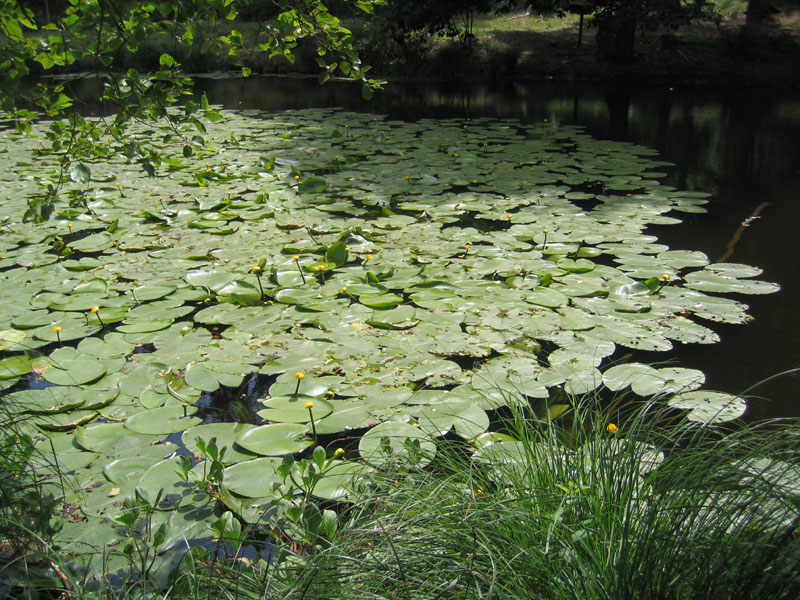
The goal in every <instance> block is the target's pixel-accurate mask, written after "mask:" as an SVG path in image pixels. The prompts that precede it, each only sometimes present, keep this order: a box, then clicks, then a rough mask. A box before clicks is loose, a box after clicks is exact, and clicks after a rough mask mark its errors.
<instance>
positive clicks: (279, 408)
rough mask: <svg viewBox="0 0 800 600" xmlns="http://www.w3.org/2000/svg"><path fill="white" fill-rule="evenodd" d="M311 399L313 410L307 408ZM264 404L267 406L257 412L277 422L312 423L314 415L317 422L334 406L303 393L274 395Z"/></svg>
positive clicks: (331, 410) (330, 411) (262, 416)
mask: <svg viewBox="0 0 800 600" xmlns="http://www.w3.org/2000/svg"><path fill="white" fill-rule="evenodd" d="M309 401H310V402H312V403H313V407H312V409H311V410H309V409H307V408H305V404H306V402H309ZM263 404H264V406H265V408H264V409H263V410H259V411H258V412H257V413H256V414H257V415H258V416H259V417H261V418H262V419H264V420H265V421H273V422H275V423H310V422H311V420H312V415H313V419H314V421H315V423H316V422H317V421H318V420H319V419H323V418H324V417H326V416H328V415H329V414H331V413H332V412H333V407H332V406H331V405H330V403H328V402H326V401H325V400H322V399H320V398H312V397H311V396H305V395H302V394H292V395H290V396H272V397H271V398H269V400H265V401H264V402H263Z"/></svg>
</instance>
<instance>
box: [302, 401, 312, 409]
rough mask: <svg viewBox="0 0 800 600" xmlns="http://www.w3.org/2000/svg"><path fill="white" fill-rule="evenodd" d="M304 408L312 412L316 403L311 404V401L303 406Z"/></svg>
mask: <svg viewBox="0 0 800 600" xmlns="http://www.w3.org/2000/svg"><path fill="white" fill-rule="evenodd" d="M303 408H307V409H309V410H311V409H312V408H314V403H313V402H311V400H309V401H308V402H306V403H305V404H303Z"/></svg>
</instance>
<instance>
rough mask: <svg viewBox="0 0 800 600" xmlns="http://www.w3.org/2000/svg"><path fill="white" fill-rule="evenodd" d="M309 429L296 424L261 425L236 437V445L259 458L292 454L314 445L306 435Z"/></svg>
mask: <svg viewBox="0 0 800 600" xmlns="http://www.w3.org/2000/svg"><path fill="white" fill-rule="evenodd" d="M309 430H310V428H309V427H308V426H307V425H300V424H296V423H277V424H275V425H262V426H260V427H255V428H253V429H249V430H247V431H244V432H241V433H239V434H237V435H236V443H237V444H239V445H240V446H241V447H242V448H245V449H247V450H250V451H251V452H254V453H256V454H258V455H261V456H283V455H285V454H294V453H295V452H300V451H301V450H304V449H306V448H308V447H309V446H310V445H311V444H313V443H314V440H312V439H311V438H310V437H308V436H307V435H306V433H308V432H309Z"/></svg>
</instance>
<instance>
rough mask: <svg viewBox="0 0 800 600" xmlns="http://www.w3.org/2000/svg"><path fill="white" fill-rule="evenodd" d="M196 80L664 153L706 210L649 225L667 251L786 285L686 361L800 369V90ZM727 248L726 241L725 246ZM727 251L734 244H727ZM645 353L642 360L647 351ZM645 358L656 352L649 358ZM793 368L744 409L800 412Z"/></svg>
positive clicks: (271, 96)
mask: <svg viewBox="0 0 800 600" xmlns="http://www.w3.org/2000/svg"><path fill="white" fill-rule="evenodd" d="M197 86H198V88H199V89H203V90H206V91H207V92H208V94H209V97H210V98H211V99H212V100H213V101H214V102H218V103H221V104H223V105H224V106H225V107H227V108H241V107H245V108H258V109H262V110H284V109H287V108H303V107H327V106H341V107H345V108H349V109H353V110H363V111H371V112H379V113H381V114H386V115H388V116H390V117H393V118H399V119H407V120H415V119H417V118H420V117H439V118H441V117H479V116H493V117H501V118H514V119H519V120H520V121H522V122H530V123H533V122H541V121H543V120H544V119H548V120H549V121H550V122H555V123H564V124H573V125H581V126H583V127H585V128H586V132H587V133H589V134H590V135H592V136H593V137H594V138H597V139H612V140H623V141H630V142H633V143H635V144H641V145H643V146H646V147H648V148H654V149H656V150H658V152H659V155H660V157H661V158H663V159H664V160H666V161H669V162H671V163H674V165H675V166H674V167H673V168H669V169H665V171H666V173H667V177H666V178H665V179H664V180H663V182H664V183H668V184H671V185H673V186H675V187H677V188H678V189H688V190H697V191H704V192H709V193H710V194H711V196H710V198H709V200H710V202H709V204H708V205H707V206H706V208H707V209H708V212H707V213H705V214H696V215H687V216H686V217H685V218H683V219H682V220H683V224H682V225H680V226H676V227H672V226H668V227H658V226H653V227H652V228H651V230H652V231H653V233H654V234H655V235H657V236H658V237H659V239H661V240H663V241H664V242H665V243H666V244H667V245H668V246H669V247H670V248H681V249H691V250H701V251H703V252H705V253H706V254H707V255H708V256H709V257H710V258H711V259H712V260H718V259H720V258H722V257H725V258H726V260H727V261H730V262H743V263H747V264H751V265H758V266H759V267H761V268H762V269H764V275H763V276H764V277H765V278H766V279H767V280H769V281H775V282H777V283H779V284H780V285H781V292H780V293H779V294H776V295H770V296H751V297H748V298H747V299H744V301H745V302H747V303H748V304H749V305H750V307H751V310H750V311H749V312H750V314H751V316H753V318H754V321H753V322H752V323H750V324H749V325H748V326H747V327H739V326H725V325H723V324H717V325H715V327H714V329H715V331H717V332H718V333H719V334H720V337H721V342H720V343H718V344H714V345H713V346H704V345H686V346H682V347H681V349H680V358H679V360H680V362H681V364H682V365H683V366H690V367H694V368H699V369H701V370H703V371H704V372H705V373H706V375H707V382H708V385H710V386H711V387H713V388H714V389H720V390H725V391H727V392H730V393H742V392H743V391H745V390H748V389H749V388H750V387H751V386H753V385H755V384H757V383H759V382H761V381H764V380H767V379H768V378H770V377H773V376H774V375H777V374H778V373H782V372H785V371H789V370H791V369H796V368H798V367H800V336H798V335H797V332H798V331H800V311H798V310H797V306H798V303H800V276H798V273H797V267H796V264H795V261H796V260H797V257H798V249H797V244H796V241H795V226H796V224H797V223H800V202H798V199H799V198H800V144H798V143H797V139H798V135H800V94H798V93H797V92H791V91H781V90H768V89H735V90H734V89H714V88H710V89H708V88H705V89H704V88H699V89H693V88H667V87H649V88H648V87H641V86H629V87H627V88H626V87H625V86H619V85H615V86H606V85H603V84H596V83H591V84H590V83H586V84H583V83H573V84H569V83H548V82H536V83H514V84H509V85H505V86H498V85H492V86H487V85H483V84H461V85H459V84H454V83H452V82H448V83H436V82H411V83H404V82H392V83H390V84H389V85H388V86H387V89H386V90H385V91H384V92H381V93H379V94H377V95H376V96H375V97H374V98H373V99H372V100H371V101H369V102H366V101H364V100H363V99H362V98H361V96H360V94H359V91H358V89H356V87H355V86H349V85H347V84H346V83H335V82H334V83H332V84H329V85H325V86H319V85H318V84H317V83H316V81H315V80H313V79H307V78H275V77H260V78H251V79H247V80H244V79H233V80H219V79H199V80H198V81H197ZM732 242H733V245H732V248H730V249H729V245H731V244H732ZM731 250H732V253H730V252H731ZM644 360H645V361H646V360H647V358H645V359H644ZM650 360H653V361H660V360H663V357H662V356H652V357H650ZM798 385H800V373H792V374H788V375H784V376H782V377H779V378H776V379H773V380H771V381H768V382H766V383H765V384H763V385H759V386H758V387H757V388H755V389H753V390H752V391H751V392H750V393H751V394H753V395H755V396H757V397H759V398H761V399H762V400H760V401H756V400H753V401H751V402H750V405H749V407H748V417H749V418H753V419H759V418H773V417H798V416H800V397H798V393H797V389H798Z"/></svg>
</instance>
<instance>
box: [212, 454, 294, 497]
mask: <svg viewBox="0 0 800 600" xmlns="http://www.w3.org/2000/svg"><path fill="white" fill-rule="evenodd" d="M280 466H281V460H280V459H277V458H256V459H253V460H246V461H244V462H239V463H236V464H235V465H231V466H229V467H226V468H225V476H224V481H225V487H226V488H228V489H229V490H230V491H232V492H234V493H235V494H239V495H241V496H247V497H248V498H264V497H268V496H271V497H274V498H277V497H280V496H282V495H283V493H284V492H285V489H284V485H283V478H282V477H281V476H280V475H279V474H278V471H277V469H278V467H280Z"/></svg>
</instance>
